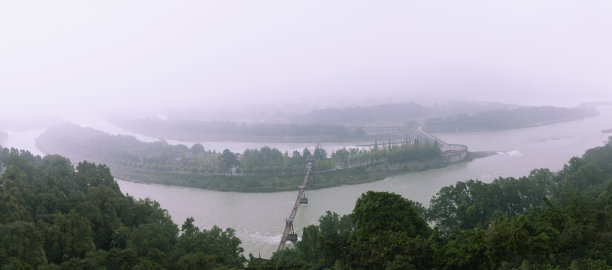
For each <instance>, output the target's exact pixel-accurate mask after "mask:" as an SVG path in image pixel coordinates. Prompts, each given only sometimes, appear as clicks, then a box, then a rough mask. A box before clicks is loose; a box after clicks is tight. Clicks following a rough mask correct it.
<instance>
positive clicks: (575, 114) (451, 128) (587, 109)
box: [425, 106, 599, 132]
mask: <svg viewBox="0 0 612 270" xmlns="http://www.w3.org/2000/svg"><path fill="white" fill-rule="evenodd" d="M598 113H599V112H598V111H597V109H595V108H594V107H591V106H581V107H576V108H561V107H551V106H544V107H517V108H511V109H498V110H492V111H484V112H478V113H475V114H471V115H470V114H457V115H452V116H447V117H436V118H428V119H426V120H425V130H427V131H429V132H462V131H478V130H501V129H513V128H525V127H535V126H542V125H548V124H554V123H560V122H566V121H572V120H578V119H582V118H586V117H591V116H595V115H597V114H598Z"/></svg>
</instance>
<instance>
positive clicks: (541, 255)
mask: <svg viewBox="0 0 612 270" xmlns="http://www.w3.org/2000/svg"><path fill="white" fill-rule="evenodd" d="M610 160H612V145H606V146H604V147H598V148H594V149H591V150H588V151H587V152H586V153H585V155H584V156H583V157H582V158H577V157H575V158H572V159H571V160H570V161H569V162H568V164H567V165H565V166H564V168H563V170H561V171H558V172H551V171H550V170H547V169H538V170H533V171H532V172H531V173H530V175H529V176H526V177H522V178H518V179H516V178H499V179H497V180H495V181H493V182H492V183H483V182H480V181H472V180H470V181H467V182H458V183H457V184H455V185H452V186H448V187H444V188H442V189H441V190H440V191H439V192H438V194H437V195H436V196H434V197H433V198H432V200H431V202H430V206H429V208H424V207H422V206H421V205H419V204H418V203H414V202H412V201H409V200H407V199H405V198H402V197H401V196H399V195H396V194H393V193H387V192H372V191H369V192H367V193H365V194H363V195H362V196H361V197H360V198H359V199H358V200H357V203H356V204H355V208H354V209H353V212H352V213H351V214H349V215H346V216H339V215H338V214H335V213H330V212H328V213H327V214H326V215H324V216H322V217H321V218H320V219H319V224H318V225H311V226H308V227H306V228H304V230H303V233H302V239H301V241H299V242H297V243H296V245H295V247H294V248H289V249H286V250H283V251H281V252H277V253H275V254H274V255H273V258H272V260H270V261H265V262H262V261H252V262H251V264H249V267H250V268H252V269H610V268H612V238H611V237H610V235H612V163H610ZM427 222H430V223H431V224H435V227H433V228H431V227H429V226H428V223H427Z"/></svg>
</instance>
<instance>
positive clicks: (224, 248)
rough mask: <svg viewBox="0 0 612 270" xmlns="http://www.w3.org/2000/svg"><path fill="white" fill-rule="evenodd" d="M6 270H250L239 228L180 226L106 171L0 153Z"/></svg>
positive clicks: (0, 227)
mask: <svg viewBox="0 0 612 270" xmlns="http://www.w3.org/2000/svg"><path fill="white" fill-rule="evenodd" d="M0 171H1V172H2V175H1V177H0V268H1V269H213V268H214V269H217V268H225V269H230V268H237V269H240V268H243V267H244V263H245V262H246V259H245V258H244V256H243V255H242V252H243V250H242V248H241V247H240V240H239V239H238V238H236V237H235V236H234V231H233V230H232V229H226V230H222V229H220V228H218V227H213V228H212V229H210V230H200V229H199V228H197V227H196V226H195V225H194V220H193V218H188V219H187V220H186V221H185V223H184V224H183V225H182V226H181V228H180V229H179V227H178V226H177V225H176V224H174V223H173V222H172V220H171V219H170V216H169V215H168V213H167V211H166V210H164V209H162V208H160V206H159V204H158V203H157V202H155V201H151V200H149V199H145V200H136V199H134V198H133V197H131V196H125V195H123V194H122V193H121V191H120V190H119V186H118V185H117V183H116V182H115V180H114V178H113V176H112V175H111V174H110V171H109V169H108V167H106V166H105V165H96V164H93V163H89V162H82V163H79V164H78V165H77V166H76V168H75V167H73V166H72V165H71V163H70V160H68V159H66V158H64V157H61V156H57V155H48V156H45V157H44V158H41V157H40V156H33V155H31V154H30V153H29V152H24V151H18V150H16V149H10V150H9V149H6V148H0Z"/></svg>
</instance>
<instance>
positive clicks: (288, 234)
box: [276, 162, 312, 251]
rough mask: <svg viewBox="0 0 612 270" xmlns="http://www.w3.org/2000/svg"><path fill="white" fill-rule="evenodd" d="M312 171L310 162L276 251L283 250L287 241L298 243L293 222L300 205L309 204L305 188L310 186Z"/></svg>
mask: <svg viewBox="0 0 612 270" xmlns="http://www.w3.org/2000/svg"><path fill="white" fill-rule="evenodd" d="M311 171H312V162H308V164H306V175H305V176H304V181H303V182H302V185H301V186H299V187H298V188H299V191H298V195H297V199H295V203H294V204H293V208H292V209H291V214H289V218H287V219H285V231H283V236H282V237H281V240H280V244H279V245H278V249H277V250H276V251H281V250H283V249H284V248H285V244H287V240H289V241H291V242H294V243H295V242H296V241H297V234H296V233H295V230H294V229H293V220H294V219H295V214H297V211H298V207H299V206H300V204H305V203H308V199H306V196H305V194H304V188H306V184H308V178H310V172H311Z"/></svg>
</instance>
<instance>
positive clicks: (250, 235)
mask: <svg viewBox="0 0 612 270" xmlns="http://www.w3.org/2000/svg"><path fill="white" fill-rule="evenodd" d="M599 109H600V111H601V113H600V115H599V116H597V117H593V118H588V119H582V120H577V121H571V122H566V123H559V124H553V125H547V126H542V127H534V128H525V129H515V130H506V131H490V132H470V133H443V134H436V136H438V137H439V138H441V139H443V140H445V141H447V142H449V143H460V144H465V145H468V146H469V149H470V150H471V151H496V152H498V154H497V155H494V156H489V157H486V158H481V159H476V160H473V161H470V162H463V163H458V164H454V165H452V166H448V167H445V168H441V169H434V170H428V171H423V172H414V173H406V174H402V175H397V176H392V177H388V178H386V179H384V180H381V181H376V182H372V183H366V184H359V185H350V186H340V187H334V188H327V189H321V190H312V191H310V190H308V189H307V190H306V196H307V197H308V199H309V202H310V204H309V205H306V206H300V209H299V211H298V214H297V216H296V219H295V221H294V225H295V228H296V232H297V233H298V234H299V235H301V230H302V228H303V227H304V226H307V225H310V224H316V223H318V218H319V217H320V216H321V215H323V214H324V213H325V211H334V212H337V213H340V214H347V213H350V212H351V211H352V209H353V206H354V204H355V201H356V200H357V198H358V197H359V196H360V195H361V194H362V193H364V192H366V191H368V190H376V191H391V192H395V193H398V194H400V195H402V196H404V197H406V198H408V199H411V200H413V201H417V202H420V203H423V204H424V205H428V204H429V200H430V199H431V197H432V196H433V195H435V194H436V192H437V191H438V190H439V189H440V188H442V187H444V186H447V185H452V184H454V183H455V182H457V181H462V180H467V179H479V180H482V181H485V182H490V181H492V180H493V179H495V178H496V177H500V176H501V177H510V176H511V177H520V176H524V175H527V174H529V172H530V171H531V170H532V169H534V168H549V169H551V170H559V169H561V168H562V167H563V164H565V162H567V161H568V160H569V159H570V158H571V157H573V156H580V155H582V154H583V153H584V151H585V150H587V149H589V148H592V147H595V146H601V145H603V144H604V143H605V142H606V140H607V138H608V136H609V135H612V134H604V133H602V129H609V128H612V107H600V108H599ZM93 126H94V127H97V128H102V129H105V130H107V131H108V132H110V133H121V131H117V130H115V131H114V132H113V130H110V128H109V127H104V126H102V125H93ZM7 133H8V134H9V139H8V140H7V142H6V143H5V145H6V146H9V147H10V146H13V147H18V146H20V147H21V148H25V149H28V150H31V151H32V150H34V151H35V152H37V153H39V151H38V150H37V149H31V147H33V143H32V142H31V138H30V137H32V135H28V134H25V133H24V134H16V133H13V132H10V131H9V132H7ZM36 133H38V134H39V131H36ZM14 135H23V136H24V138H23V139H19V140H15V139H11V137H14ZM25 135H28V136H29V137H28V136H25ZM25 137H28V138H25ZM34 138H35V137H34ZM149 140H153V139H152V138H149ZM172 143H179V142H174V141H173V142H172ZM256 146H257V145H255V144H249V143H246V144H245V143H233V142H227V143H226V144H223V143H208V144H205V147H207V148H208V149H221V148H229V149H231V150H233V151H242V150H243V149H244V148H245V147H256ZM274 146H276V147H279V148H281V149H283V150H290V149H292V148H295V149H300V148H303V147H304V146H309V147H312V145H304V144H284V145H283V144H275V145H274ZM328 147H329V148H331V149H333V148H336V147H340V145H335V144H329V145H326V148H328ZM117 181H118V183H119V186H120V187H121V190H122V191H123V192H124V193H128V194H130V195H132V196H135V197H137V198H145V197H150V198H152V199H154V200H157V201H158V202H159V203H160V204H161V206H162V207H163V208H165V209H168V212H169V213H170V215H171V216H172V219H173V220H174V222H176V223H177V224H179V226H180V225H181V224H182V223H183V222H184V220H185V219H186V218H187V217H194V218H195V224H196V225H197V226H199V227H200V228H206V229H209V228H211V227H212V226H213V225H218V226H220V227H222V228H228V227H229V228H233V229H235V230H236V235H237V236H238V237H239V238H240V239H241V240H242V246H243V247H244V249H245V254H248V253H252V254H253V255H254V256H259V255H260V256H261V257H269V256H270V255H271V254H272V252H274V251H275V250H276V248H277V246H278V242H279V240H280V237H281V233H282V231H283V229H284V225H285V221H284V220H285V218H286V217H287V216H288V215H289V213H290V212H291V207H292V205H293V202H294V201H295V197H296V195H297V191H292V192H274V193H237V192H218V191H210V190H202V189H195V188H186V187H177V186H164V185H155V184H141V183H132V182H127V181H122V180H117Z"/></svg>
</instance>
